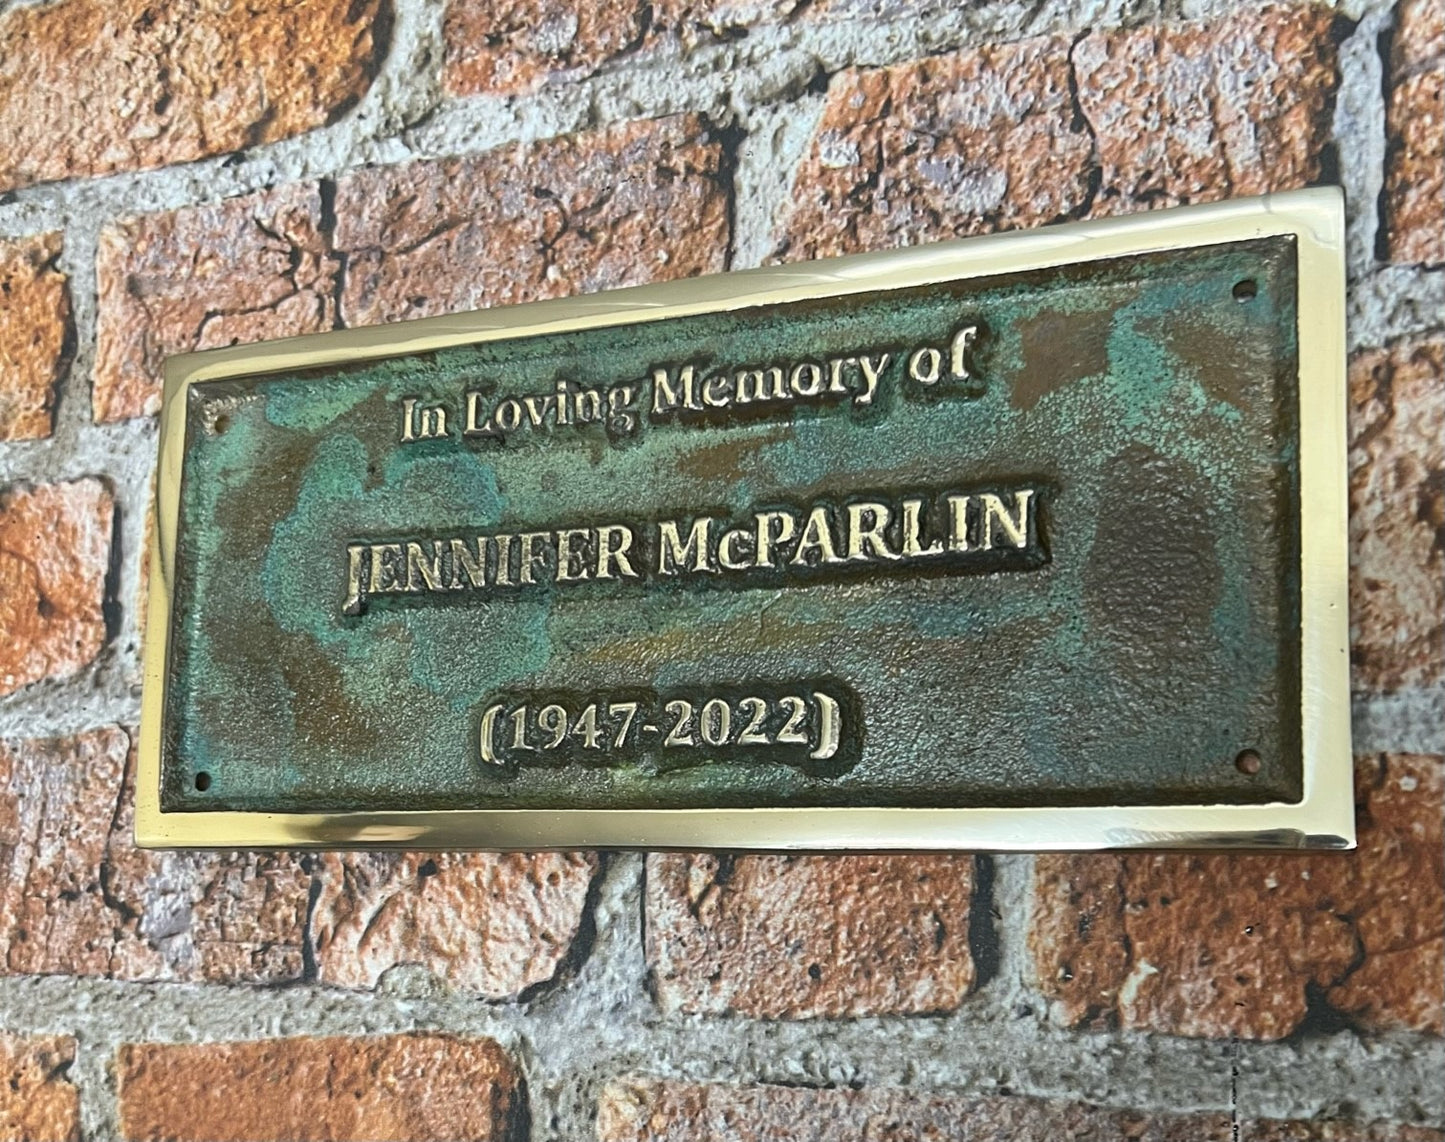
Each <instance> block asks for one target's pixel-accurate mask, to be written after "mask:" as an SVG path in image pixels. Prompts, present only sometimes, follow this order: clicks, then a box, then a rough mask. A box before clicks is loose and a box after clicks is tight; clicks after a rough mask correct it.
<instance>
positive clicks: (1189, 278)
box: [137, 190, 1353, 849]
mask: <svg viewBox="0 0 1445 1142" xmlns="http://www.w3.org/2000/svg"><path fill="white" fill-rule="evenodd" d="M1342 239H1343V221H1342V205H1341V201H1340V197H1339V195H1338V193H1337V192H1335V191H1332V190H1315V191H1301V192H1295V193H1292V194H1286V195H1278V196H1274V197H1272V198H1268V199H1255V200H1248V201H1237V202H1231V203H1223V204H1218V205H1213V206H1203V207H1191V208H1185V209H1180V210H1173V211H1161V212H1157V213H1154V214H1148V215H1144V216H1136V217H1130V218H1122V219H1111V220H1105V221H1099V222H1089V223H1081V224H1075V225H1069V226H1060V227H1054V228H1050V229H1047V230H1043V231H1038V232H1034V233H1025V234H1012V235H1000V236H994V237H988V238H981V239H973V240H970V241H966V242H954V243H947V244H942V245H934V246H927V247H921V248H918V249H913V250H905V251H898V252H890V253H883V254H876V255H867V256H861V257H855V258H845V259H838V260H833V261H827V262H815V263H809V264H804V265H793V266H783V267H777V268H769V269H763V270H759V271H753V272H750V273H739V274H727V275H720V276H717V277H712V278H703V279H696V280H693V281H688V282H678V283H669V284H666V285H660V286H650V287H644V288H641V289H634V290H621V291H617V292H614V293H608V294H600V295H595V296H591V297H584V298H578V299H572V300H566V301H554V302H543V303H539V304H534V305H527V306H521V307H516V308H512V309H502V310H491V311H486V312H482V313H476V314H468V315H464V316H460V317H454V318H441V319H432V320H426V321H419V322H411V323H406V324H401V325H396V326H391V327H387V328H378V329H368V330H357V331H350V332H339V333H332V334H324V335H321V336H317V337H308V338H302V339H298V340H295V341H289V342H281V343H276V344H271V345H258V346H248V347H244V348H238V349H232V350H223V351H220V352H215V353H205V354H199V355H194V356H189V357H183V358H179V359H177V360H174V361H172V362H170V363H169V364H168V366H167V374H166V386H165V399H164V408H163V411H162V416H161V457H160V471H159V480H158V488H157V497H158V513H157V520H158V526H157V528H156V531H155V537H156V538H155V548H154V550H153V553H152V555H153V565H152V566H153V573H152V576H151V597H150V603H149V605H150V621H149V626H148V630H147V636H146V682H145V696H144V718H143V729H142V741H141V756H140V760H141V768H140V784H139V791H138V802H137V834H138V838H139V840H140V842H141V843H142V844H150V845H226V846H236V845H286V846H295V845H330V846H343V845H361V846H375V845H384V844H399V845H411V846H417V845H423V846H425V845H431V846H437V847H449V848H450V847H468V846H474V847H480V848H511V847H523V848H533V847H542V846H591V845H603V846H636V847H663V846H685V847H703V846H716V847H723V848H766V849H792V848H796V849H819V848H837V847H847V848H864V849H881V848H899V847H902V848H938V847H957V848H993V849H1009V848H1015V849H1047V848H1083V847H1100V846H1118V847H1124V846H1169V845H1188V846H1199V845H1228V844H1234V845H1281V846H1333V847H1342V846H1346V845H1348V844H1350V843H1352V839H1353V825H1352V820H1351V817H1352V802H1351V773H1350V769H1351V767H1350V744H1349V694H1348V673H1347V629H1346V578H1345V567H1346V555H1345V502H1346V491H1345V487H1346V483H1345V432H1344V408H1345V390H1344V330H1343V321H1344V317H1343V268H1342V261H1343V254H1342Z"/></svg>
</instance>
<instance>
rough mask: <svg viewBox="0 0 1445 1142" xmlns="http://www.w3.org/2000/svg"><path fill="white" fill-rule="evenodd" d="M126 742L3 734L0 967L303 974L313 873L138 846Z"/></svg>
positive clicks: (97, 735) (282, 977) (113, 734)
mask: <svg viewBox="0 0 1445 1142" xmlns="http://www.w3.org/2000/svg"><path fill="white" fill-rule="evenodd" d="M129 753H130V741H129V739H128V738H127V736H126V734H125V732H124V731H123V730H121V729H120V728H119V727H114V726H112V727H108V728H105V729H99V730H93V731H91V732H89V733H85V734H80V735H78V736H76V737H73V738H60V739H52V740H42V741H28V742H11V743H7V744H4V745H0V974H41V975H56V974H59V975H77V976H109V977H114V978H117V979H133V980H211V981H217V982H241V983H279V982H283V981H287V980H294V979H298V978H300V976H301V973H302V968H303V964H302V954H301V941H302V935H303V926H304V924H305V919H306V902H307V893H308V891H309V888H310V882H311V878H310V876H309V874H307V873H306V872H305V870H304V869H303V867H302V866H301V864H300V863H299V862H298V861H297V859H296V858H294V857H289V856H286V855H284V854H274V853H262V854H223V853H199V852H191V853H185V852H142V851H140V850H138V849H136V848H135V847H134V844H133V842H132V830H133V820H134V817H133V811H132V788H131V783H132V780H133V779H132V776H131V771H132V769H133V765H134V761H133V758H129V757H128V755H129Z"/></svg>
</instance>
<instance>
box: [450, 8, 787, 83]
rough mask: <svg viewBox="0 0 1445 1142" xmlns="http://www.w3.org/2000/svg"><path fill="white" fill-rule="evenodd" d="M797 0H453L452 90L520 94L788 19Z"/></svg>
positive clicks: (451, 14)
mask: <svg viewBox="0 0 1445 1142" xmlns="http://www.w3.org/2000/svg"><path fill="white" fill-rule="evenodd" d="M799 2H800V0H695V2H691V3H689V2H688V0H657V2H656V3H653V4H648V5H641V4H636V3H631V2H629V0H593V2H590V3H589V2H584V0H501V2H497V0H451V3H449V4H448V5H447V15H446V24H445V38H446V67H445V71H444V85H445V88H446V91H447V94H449V95H477V94H487V95H519V94H525V93H527V92H531V91H536V90H538V89H539V88H541V87H543V86H546V85H547V84H551V83H566V82H571V81H575V80H578V79H585V78H586V77H587V76H590V75H593V74H595V73H596V72H598V71H599V70H601V69H603V68H604V67H608V66H612V65H616V64H618V63H620V62H623V61H625V60H627V59H628V58H630V57H634V56H638V55H643V54H646V53H649V52H652V51H654V50H655V49H657V48H658V47H659V46H668V47H671V48H672V49H673V50H674V51H676V50H677V49H678V48H686V47H690V46H693V45H695V44H697V43H698V42H701V41H706V40H711V39H716V38H718V37H719V36H724V35H727V34H730V31H731V30H733V29H736V28H739V27H749V26H753V25H759V24H771V23H777V22H778V21H780V20H782V19H785V18H786V17H787V15H788V14H789V13H790V12H791V11H792V10H793V9H795V8H796V7H798V6H799Z"/></svg>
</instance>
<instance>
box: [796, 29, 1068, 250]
mask: <svg viewBox="0 0 1445 1142" xmlns="http://www.w3.org/2000/svg"><path fill="white" fill-rule="evenodd" d="M1091 153H1092V145H1091V140H1090V137H1089V133H1088V131H1087V129H1086V128H1085V125H1084V124H1083V123H1081V122H1079V121H1078V118H1077V116H1076V114H1075V110H1074V105H1073V99H1072V97H1071V95H1070V93H1069V61H1068V41H1067V40H1063V39H1034V40H1025V41H1024V42H1022V43H1017V44H1003V45H989V46H986V47H981V48H977V49H973V50H969V51H966V52H960V53H957V54H955V55H949V56H939V57H937V58H933V59H926V60H921V61H919V62H917V63H909V64H902V65H899V66H896V67H887V68H879V69H876V70H868V71H859V70H851V71H845V72H841V73H840V74H838V75H837V76H835V77H834V78H833V81H832V83H831V84H830V85H829V87H828V97H827V103H826V105H825V107H824V109H823V115H822V119H821V120H820V122H819V124H818V129H817V134H816V135H815V137H814V140H813V142H812V144H811V147H810V150H809V153H808V156H807V157H806V158H805V159H804V161H803V163H802V166H801V167H800V169H799V171H798V175H797V179H796V181H795V183H794V194H793V197H794V205H793V209H792V213H791V215H790V216H789V218H788V219H787V221H786V223H785V226H784V230H783V236H784V242H785V245H786V250H787V254H788V256H789V257H792V258H815V257H829V256H831V255H835V254H845V253H851V252H854V251H857V250H867V249H875V248H882V247H889V246H902V245H910V244H913V243H916V242H923V241H929V240H932V239H938V238H951V237H962V236H965V235H969V234H980V233H983V232H985V231H989V230H995V229H1008V228H1010V227H1015V226H1034V225H1038V224H1040V223H1044V222H1051V221H1054V220H1055V219H1058V218H1063V217H1068V216H1071V215H1074V214H1077V213H1078V212H1080V211H1082V210H1085V209H1087V207H1088V203H1089V174H1090V168H1091Z"/></svg>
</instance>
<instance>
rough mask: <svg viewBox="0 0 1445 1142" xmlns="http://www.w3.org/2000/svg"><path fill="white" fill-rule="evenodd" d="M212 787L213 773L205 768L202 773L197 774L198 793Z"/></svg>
mask: <svg viewBox="0 0 1445 1142" xmlns="http://www.w3.org/2000/svg"><path fill="white" fill-rule="evenodd" d="M210 787H211V775H210V774H209V773H207V772H206V771H205V770H202V771H201V772H200V773H198V774H196V791H197V792H198V793H204V792H205V791H206V790H207V789H209V788H210Z"/></svg>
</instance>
